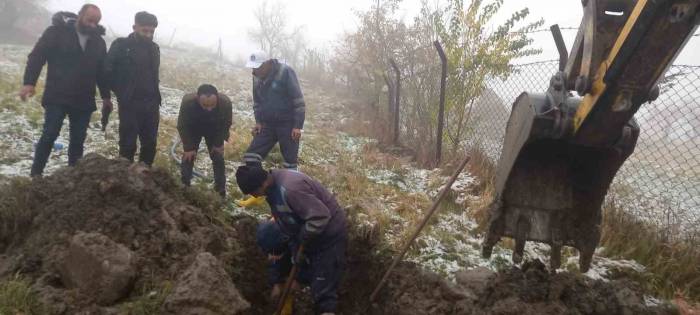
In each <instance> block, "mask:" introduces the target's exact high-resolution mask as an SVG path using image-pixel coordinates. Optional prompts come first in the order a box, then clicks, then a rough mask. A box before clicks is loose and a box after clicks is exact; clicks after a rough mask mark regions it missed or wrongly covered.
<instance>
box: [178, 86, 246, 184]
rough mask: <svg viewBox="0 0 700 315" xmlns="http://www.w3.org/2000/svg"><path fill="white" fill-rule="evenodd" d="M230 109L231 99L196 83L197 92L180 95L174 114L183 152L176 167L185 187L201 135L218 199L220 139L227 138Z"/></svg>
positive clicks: (223, 170) (221, 157)
mask: <svg viewBox="0 0 700 315" xmlns="http://www.w3.org/2000/svg"><path fill="white" fill-rule="evenodd" d="M232 108H233V107H232V106H231V100H230V99H229V98H228V97H227V96H226V95H224V94H222V93H219V92H218V91H217V90H216V88H215V87H214V86H213V85H209V84H203V85H202V86H200V87H199V88H198V89H197V94H194V93H192V94H187V95H185V96H184V97H183V98H182V104H181V105H180V114H179V115H178V116H177V131H178V133H179V134H180V139H181V140H182V147H183V151H184V152H183V154H182V161H181V164H180V170H181V176H182V183H183V184H185V186H189V185H190V182H191V181H192V170H193V168H194V160H195V158H196V157H197V150H198V149H199V143H200V142H202V138H204V141H205V142H206V144H207V149H208V150H209V158H211V162H212V165H213V167H214V190H215V191H216V192H217V193H219V195H220V196H221V197H222V198H223V197H226V167H225V165H224V141H228V139H229V137H230V133H229V130H230V129H231V123H232V119H233V109H232Z"/></svg>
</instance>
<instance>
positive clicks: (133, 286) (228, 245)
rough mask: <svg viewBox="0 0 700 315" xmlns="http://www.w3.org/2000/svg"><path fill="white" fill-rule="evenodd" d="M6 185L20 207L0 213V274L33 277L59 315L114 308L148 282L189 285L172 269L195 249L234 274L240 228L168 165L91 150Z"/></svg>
mask: <svg viewBox="0 0 700 315" xmlns="http://www.w3.org/2000/svg"><path fill="white" fill-rule="evenodd" d="M8 193H13V194H14V195H13V196H10V197H11V198H12V200H13V201H14V206H15V207H21V208H22V209H4V210H3V211H4V212H12V211H14V215H8V214H6V213H4V214H2V215H4V216H5V217H3V218H2V219H4V220H5V221H6V222H3V224H0V255H1V256H0V267H2V268H0V280H1V279H2V278H3V277H7V276H9V275H11V274H14V273H17V272H19V273H21V274H23V275H26V276H28V277H30V279H31V280H32V282H33V288H34V289H35V290H36V291H38V292H40V296H41V299H42V300H43V301H44V302H45V303H46V304H47V305H53V308H54V312H56V313H66V314H73V313H76V312H80V311H90V312H93V313H97V314H100V313H110V312H113V311H114V310H115V308H117V309H118V307H124V305H126V303H128V302H130V301H135V300H138V299H139V298H140V297H141V295H147V294H152V293H151V292H150V290H160V289H162V288H166V289H167V288H168V287H175V288H176V289H177V290H179V291H178V292H188V291H187V288H182V285H184V284H181V283H178V276H180V275H181V274H183V273H184V272H185V271H186V270H188V268H190V266H192V265H193V263H195V262H196V260H195V258H196V257H197V255H198V254H200V253H210V254H211V255H212V259H216V260H218V261H219V262H218V263H216V264H220V265H221V266H224V268H225V269H226V272H227V273H228V274H233V272H232V269H233V268H234V257H235V256H237V255H238V253H239V248H238V244H237V242H236V239H237V238H238V234H237V232H236V231H235V230H234V229H233V228H231V227H230V225H228V224H226V223H225V222H222V220H220V219H217V218H218V217H217V216H218V215H219V214H221V212H220V210H218V208H217V209H214V208H215V207H211V208H212V209H208V208H206V207H205V208H199V207H195V206H193V205H192V204H193V202H192V200H190V199H188V198H187V195H188V193H191V192H188V191H185V190H184V189H183V188H181V187H179V186H178V185H177V184H176V182H175V181H174V180H173V179H172V177H171V176H170V175H168V174H167V172H166V171H165V170H156V169H154V170H151V169H148V168H146V167H145V166H143V165H139V164H131V163H129V162H127V161H124V160H116V161H115V160H109V159H106V158H103V157H100V156H97V155H88V156H86V157H85V158H84V159H83V160H82V161H81V162H80V163H79V165H78V166H77V167H74V168H65V169H61V170H59V171H57V172H56V173H54V174H53V175H51V176H48V177H45V178H42V179H35V180H34V181H32V182H30V183H26V184H25V187H23V189H21V190H19V189H15V191H11V192H8ZM2 197H3V200H6V199H8V198H9V197H8V196H2ZM214 199H215V197H213V196H212V200H214ZM9 221H11V222H9ZM81 271H83V272H81ZM86 275H89V277H86ZM97 282H99V283H100V284H101V285H99V290H96V289H95V288H94V286H95V284H94V283H97ZM233 282H234V283H235V281H233ZM235 290H236V289H235V288H233V289H232V290H229V291H231V292H233V291H235ZM195 293H196V292H195ZM237 294H238V293H237V292H233V293H231V295H234V296H232V297H231V298H232V301H237V299H235V298H237V296H235V295H237ZM181 298H183V299H186V298H187V297H181ZM219 298H226V297H219ZM242 303H245V301H242ZM119 304H123V305H121V306H115V305H119ZM110 307H111V309H110ZM232 309H235V308H232Z"/></svg>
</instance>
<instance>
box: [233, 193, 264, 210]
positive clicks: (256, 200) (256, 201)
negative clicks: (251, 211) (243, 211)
mask: <svg viewBox="0 0 700 315" xmlns="http://www.w3.org/2000/svg"><path fill="white" fill-rule="evenodd" d="M264 202H265V196H260V197H255V196H250V198H248V199H245V200H237V201H236V203H238V205H239V206H241V207H245V208H249V207H254V206H260V205H262V204H263V203H264Z"/></svg>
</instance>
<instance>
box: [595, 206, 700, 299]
mask: <svg viewBox="0 0 700 315" xmlns="http://www.w3.org/2000/svg"><path fill="white" fill-rule="evenodd" d="M603 209H604V215H603V229H602V230H603V231H602V239H601V245H603V246H604V247H605V253H606V254H607V255H609V256H620V257H623V258H626V259H634V260H636V261H637V262H639V263H641V264H642V265H644V266H646V267H647V271H648V272H649V273H650V274H649V277H648V279H647V281H646V282H647V283H646V285H647V288H648V289H650V290H652V291H653V292H655V293H658V294H659V295H660V296H662V297H664V298H668V299H671V298H673V297H674V296H676V295H677V293H678V292H680V293H682V295H683V296H685V297H687V298H688V299H690V300H692V301H698V300H700V247H699V246H698V245H700V244H693V243H687V242H683V241H675V240H669V239H666V238H664V237H663V235H667V234H666V233H665V232H664V231H663V230H662V228H660V227H657V226H653V225H651V224H648V223H645V222H643V221H641V220H640V219H638V218H635V217H632V216H631V215H629V214H628V213H627V212H625V211H624V209H623V208H622V207H621V206H620V205H619V204H618V203H617V202H616V201H615V200H614V198H611V200H610V201H608V202H607V203H606V204H605V205H604V208H603Z"/></svg>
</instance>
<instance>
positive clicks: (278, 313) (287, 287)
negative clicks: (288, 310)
mask: <svg viewBox="0 0 700 315" xmlns="http://www.w3.org/2000/svg"><path fill="white" fill-rule="evenodd" d="M303 252H304V245H300V246H299V249H298V250H297V255H296V256H294V257H299V255H301V254H302V253H303ZM294 257H292V259H294ZM297 273H299V264H294V265H293V266H292V270H291V271H290V272H289V277H288V278H287V281H286V282H285V283H284V290H282V295H281V296H280V299H279V301H277V310H276V311H275V314H276V315H281V314H282V309H283V308H284V301H285V300H286V299H287V296H288V295H289V293H290V292H291V291H292V284H293V283H294V279H295V278H296V277H297Z"/></svg>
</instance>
